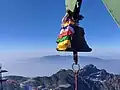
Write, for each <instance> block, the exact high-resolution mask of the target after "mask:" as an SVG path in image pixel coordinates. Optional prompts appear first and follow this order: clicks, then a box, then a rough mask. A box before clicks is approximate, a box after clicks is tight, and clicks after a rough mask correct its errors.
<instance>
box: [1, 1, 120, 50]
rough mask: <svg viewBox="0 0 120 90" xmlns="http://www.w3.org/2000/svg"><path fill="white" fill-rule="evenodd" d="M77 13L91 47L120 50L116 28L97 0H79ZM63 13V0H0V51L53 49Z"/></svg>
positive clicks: (118, 31) (118, 34) (100, 2)
mask: <svg viewBox="0 0 120 90" xmlns="http://www.w3.org/2000/svg"><path fill="white" fill-rule="evenodd" d="M81 13H82V14H83V15H84V17H85V18H84V20H83V21H81V23H80V25H81V26H83V27H84V28H85V33H86V34H85V37H86V40H87V41H88V44H89V45H90V46H91V47H92V48H93V51H94V50H95V51H97V52H100V51H106V50H109V51H115V52H117V51H116V50H118V51H119V50H120V40H119V38H120V29H119V28H118V27H117V25H116V23H115V22H114V21H113V19H112V17H111V16H110V14H109V13H108V11H107V9H106V8H105V6H104V5H103V3H102V1H101V0H83V5H82V11H81ZM64 14H65V5H64V0H57V1H56V0H47V1H46V0H0V50H1V52H6V51H7V52H8V51H9V52H12V51H17V52H19V51H28V52H29V51H36V50H37V51H43V50H45V51H46V52H47V49H49V50H52V52H56V39H57V35H58V34H59V31H60V23H61V18H62V17H63V16H64ZM46 48H47V49H46ZM41 49H42V50H41Z"/></svg>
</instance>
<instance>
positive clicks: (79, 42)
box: [57, 26, 92, 52]
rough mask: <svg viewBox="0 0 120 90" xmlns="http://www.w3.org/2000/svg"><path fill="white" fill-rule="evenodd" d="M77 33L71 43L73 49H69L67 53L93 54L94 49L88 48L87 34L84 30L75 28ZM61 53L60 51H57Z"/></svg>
mask: <svg viewBox="0 0 120 90" xmlns="http://www.w3.org/2000/svg"><path fill="white" fill-rule="evenodd" d="M74 30H75V33H74V35H73V36H72V41H71V48H67V49H66V50H65V51H68V52H73V51H76V52H91V51H92V49H91V48H90V47H89V46H88V44H87V42H86V40H85V37H84V35H85V33H84V29H83V28H82V27H79V26H75V27H74ZM57 51H59V50H57Z"/></svg>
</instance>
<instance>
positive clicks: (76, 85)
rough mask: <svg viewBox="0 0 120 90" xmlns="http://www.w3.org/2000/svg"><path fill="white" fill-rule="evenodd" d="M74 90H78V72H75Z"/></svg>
mask: <svg viewBox="0 0 120 90" xmlns="http://www.w3.org/2000/svg"><path fill="white" fill-rule="evenodd" d="M75 90H78V71H75Z"/></svg>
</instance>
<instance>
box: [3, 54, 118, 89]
mask: <svg viewBox="0 0 120 90" xmlns="http://www.w3.org/2000/svg"><path fill="white" fill-rule="evenodd" d="M48 58H51V57H49V56H48ZM54 58H55V59H57V58H56V57H54ZM83 58H86V57H83ZM42 59H43V60H44V59H46V57H43V58H42ZM52 59H53V58H52ZM49 60H51V59H49ZM96 60H97V58H96ZM5 78H7V79H8V81H7V82H6V83H4V90H24V89H23V87H24V86H26V85H29V86H32V87H34V88H35V87H36V88H38V89H36V90H74V73H73V71H72V70H70V69H68V70H65V69H61V70H60V71H58V72H57V73H55V74H53V75H51V76H49V77H48V76H44V77H40V76H38V77H33V78H29V77H22V76H5ZM78 80H79V82H78V83H79V87H78V88H79V90H120V75H115V74H111V73H108V72H107V71H106V70H104V69H97V68H96V66H94V65H93V64H89V65H86V66H84V67H83V68H81V70H80V72H79V79H78ZM15 88H16V89H15Z"/></svg>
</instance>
